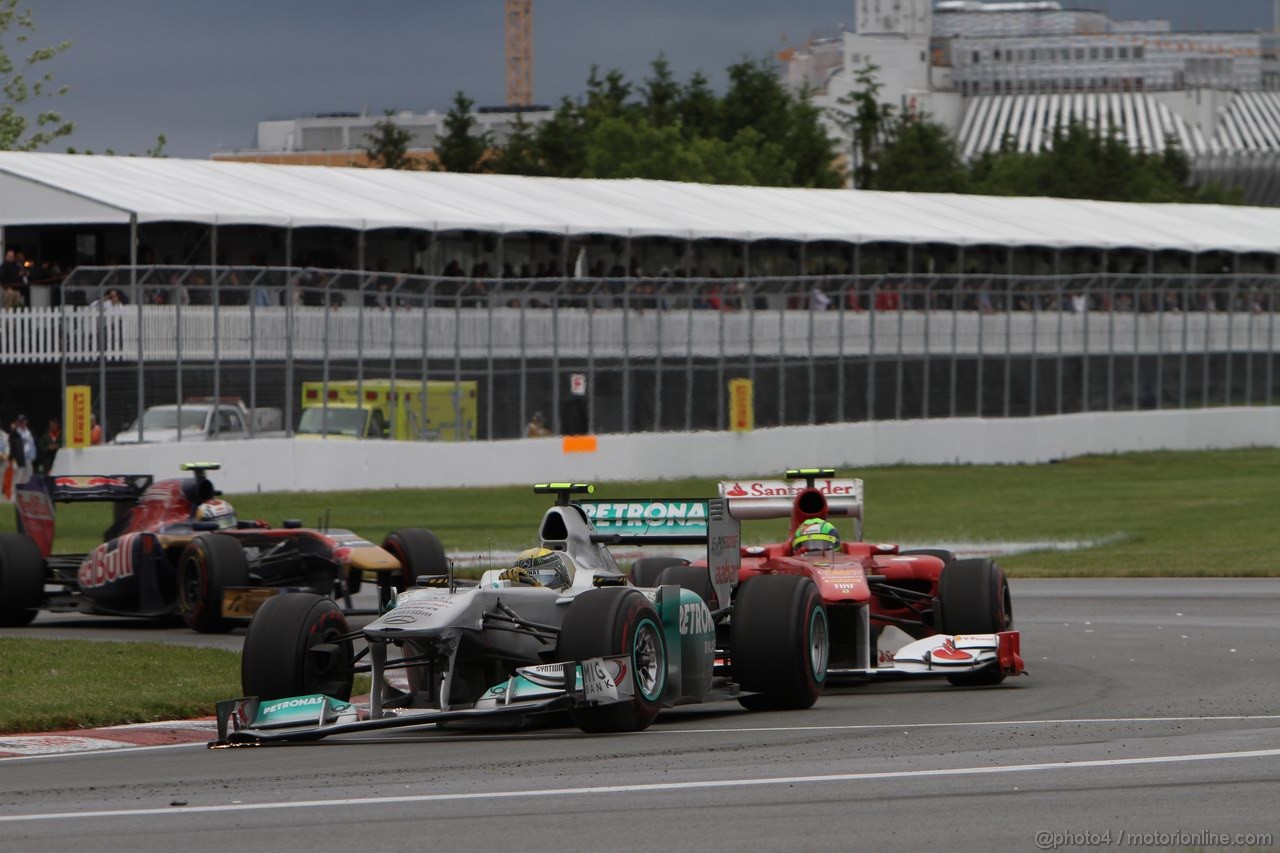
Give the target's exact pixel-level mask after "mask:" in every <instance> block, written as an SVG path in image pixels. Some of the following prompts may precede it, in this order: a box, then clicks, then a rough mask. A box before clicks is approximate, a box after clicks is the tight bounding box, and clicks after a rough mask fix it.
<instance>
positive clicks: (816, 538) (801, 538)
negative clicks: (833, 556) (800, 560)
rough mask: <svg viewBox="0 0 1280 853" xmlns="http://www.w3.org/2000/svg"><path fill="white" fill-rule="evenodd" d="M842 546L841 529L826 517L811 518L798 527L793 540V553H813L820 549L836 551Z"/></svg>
mask: <svg viewBox="0 0 1280 853" xmlns="http://www.w3.org/2000/svg"><path fill="white" fill-rule="evenodd" d="M839 547H840V531H838V530H836V526H835V525H834V524H832V523H831V522H829V521H827V520H826V519H825V518H811V519H809V520H808V521H805V522H803V523H802V524H801V525H800V526H799V527H797V528H796V535H795V538H794V539H792V540H791V553H793V554H812V553H814V552H818V551H835V550H837V549H838V548H839Z"/></svg>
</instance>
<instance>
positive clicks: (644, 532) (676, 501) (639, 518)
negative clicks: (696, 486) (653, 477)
mask: <svg viewBox="0 0 1280 853" xmlns="http://www.w3.org/2000/svg"><path fill="white" fill-rule="evenodd" d="M574 503H575V504H576V505H577V506H578V507H580V508H581V509H582V511H583V513H585V514H586V516H587V520H588V521H590V522H591V526H592V527H594V528H595V531H596V532H595V534H594V535H592V537H591V538H592V540H593V541H597V542H603V543H605V544H607V545H705V546H706V549H707V566H708V568H709V569H710V570H711V582H712V584H713V585H714V586H715V588H716V595H717V596H718V597H719V599H720V600H721V601H728V600H729V595H730V593H731V592H732V589H733V587H734V586H735V585H736V584H737V583H738V567H739V565H740V563H741V551H740V550H739V545H740V542H741V525H740V524H739V522H738V519H737V518H735V517H734V515H733V514H732V513H730V512H729V502H728V501H727V500H725V499H724V498H710V499H707V500H688V499H686V498H625V499H621V500H576V501H574Z"/></svg>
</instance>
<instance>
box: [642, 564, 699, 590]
mask: <svg viewBox="0 0 1280 853" xmlns="http://www.w3.org/2000/svg"><path fill="white" fill-rule="evenodd" d="M687 565H689V561H688V560H682V559H680V558H679V557H641V558H640V559H638V560H636V561H635V562H634V563H632V564H631V585H632V586H640V587H644V588H645V589H650V588H651V587H655V586H657V585H658V576H659V575H661V574H662V573H663V571H665V570H666V569H669V568H671V567H672V566H687Z"/></svg>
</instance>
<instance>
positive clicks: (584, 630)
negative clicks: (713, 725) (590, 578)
mask: <svg viewBox="0 0 1280 853" xmlns="http://www.w3.org/2000/svg"><path fill="white" fill-rule="evenodd" d="M620 655H625V656H626V657H627V660H628V662H629V664H630V667H631V677H632V683H633V686H634V690H635V695H634V696H633V697H632V698H631V701H629V702H618V703H616V704H612V705H597V706H584V707H580V708H574V709H572V710H570V712H569V715H570V716H571V717H572V718H573V722H574V725H576V726H577V727H578V728H580V729H582V730H583V731H584V732H638V731H642V730H643V729H647V728H648V727H649V724H650V723H652V722H653V720H654V718H655V717H656V716H658V711H659V709H661V707H662V696H663V694H664V693H665V691H666V687H667V647H666V642H665V640H664V638H663V633H662V621H661V620H660V619H659V618H658V611H657V610H655V609H654V606H653V604H651V603H650V602H649V600H648V599H647V598H645V597H644V596H643V595H641V594H640V593H638V592H636V591H635V590H634V589H627V588H625V587H606V588H602V589H593V590H588V591H587V592H584V593H582V594H581V595H579V596H578V597H577V598H575V599H574V600H573V603H572V604H570V605H569V612H568V613H566V614H565V616H564V623H563V624H562V625H561V627H560V638H559V640H558V642H557V644H556V657H557V658H558V659H559V660H561V661H565V662H568V661H583V660H590V659H591V658H598V657H616V656H620Z"/></svg>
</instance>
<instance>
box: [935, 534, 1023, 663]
mask: <svg viewBox="0 0 1280 853" xmlns="http://www.w3.org/2000/svg"><path fill="white" fill-rule="evenodd" d="M938 600H939V604H940V606H941V609H942V625H941V627H940V630H941V632H942V633H943V634H995V633H998V632H1000V631H1008V630H1009V629H1010V628H1012V627H1013V599H1012V598H1011V597H1010V595H1009V581H1008V580H1007V579H1006V578H1005V576H1004V572H1003V571H1001V569H1000V567H999V566H998V565H996V564H995V562H993V561H992V560H990V559H987V558H985V557H980V558H975V559H969V560H956V561H955V562H954V563H952V564H951V565H949V566H947V568H946V570H945V571H944V572H943V573H942V580H941V581H940V582H939V584H938ZM947 680H948V681H950V682H951V683H952V684H955V685H957V686H961V687H973V686H979V685H988V684H999V683H1000V682H1002V681H1004V673H1002V672H1000V670H999V669H998V668H996V667H989V668H987V669H985V670H982V671H980V672H972V673H963V674H960V675H949V676H947Z"/></svg>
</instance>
